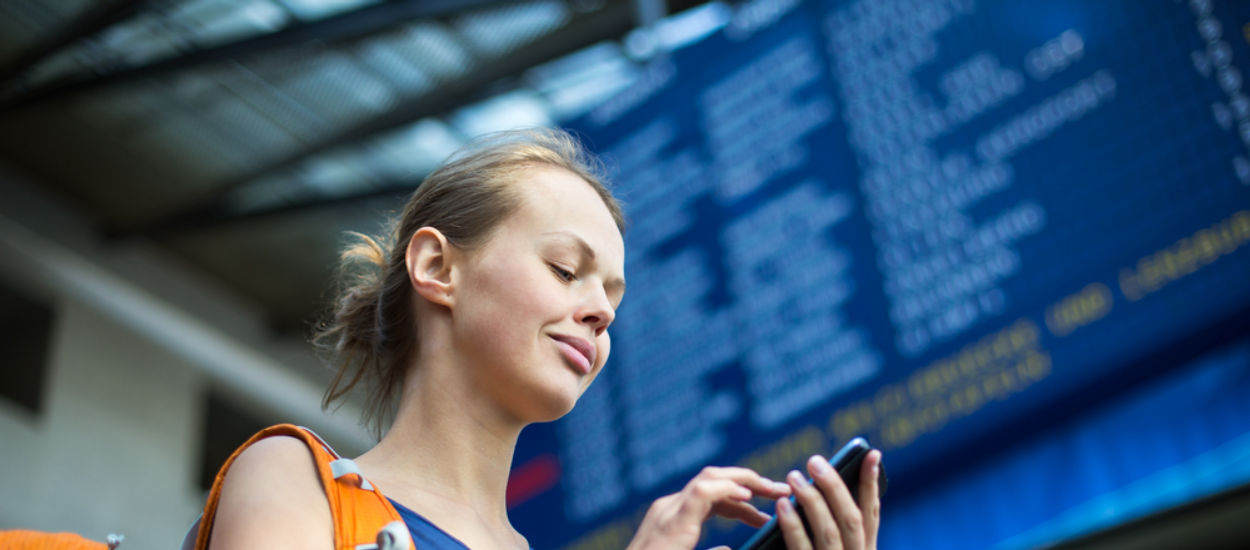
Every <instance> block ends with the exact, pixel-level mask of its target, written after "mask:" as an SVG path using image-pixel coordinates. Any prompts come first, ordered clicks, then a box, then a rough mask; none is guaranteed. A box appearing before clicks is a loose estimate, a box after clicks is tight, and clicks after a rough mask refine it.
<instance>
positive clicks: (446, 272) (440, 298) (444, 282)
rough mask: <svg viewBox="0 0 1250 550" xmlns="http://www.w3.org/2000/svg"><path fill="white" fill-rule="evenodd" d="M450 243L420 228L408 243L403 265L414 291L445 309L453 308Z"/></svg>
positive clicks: (432, 231)
mask: <svg viewBox="0 0 1250 550" xmlns="http://www.w3.org/2000/svg"><path fill="white" fill-rule="evenodd" d="M453 253H454V250H453V249H452V246H451V243H449V242H448V241H447V237H446V236H444V235H443V233H442V232H441V231H439V230H437V229H434V228H433V227H422V228H421V229H418V230H417V231H416V232H415V233H413V234H412V238H411V239H408V249H407V250H406V251H405V253H404V262H405V263H406V264H407V266H408V282H409V283H410V284H411V285H412V288H413V290H415V291H416V292H417V294H419V295H421V297H423V298H425V299H426V300H429V301H430V303H433V304H437V305H440V306H444V307H451V306H452V304H453V301H454V300H453V294H454V293H453V292H452V290H453V286H452V277H451V271H452V263H451V258H450V255H451V254H453Z"/></svg>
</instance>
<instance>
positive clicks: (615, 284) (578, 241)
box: [543, 231, 625, 294]
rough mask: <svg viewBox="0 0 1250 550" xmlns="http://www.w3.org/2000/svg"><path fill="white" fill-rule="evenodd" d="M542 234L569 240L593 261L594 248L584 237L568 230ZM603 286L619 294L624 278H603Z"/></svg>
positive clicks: (622, 292) (621, 290) (623, 290)
mask: <svg viewBox="0 0 1250 550" xmlns="http://www.w3.org/2000/svg"><path fill="white" fill-rule="evenodd" d="M543 235H544V236H551V237H558V238H560V240H565V241H568V242H571V243H573V244H574V245H576V246H577V249H578V251H579V252H580V253H581V255H582V256H584V257H586V259H588V260H590V261H592V262H593V261H595V249H593V248H591V247H590V245H589V244H586V241H585V240H584V239H582V238H581V237H578V236H577V235H576V234H574V233H572V232H569V231H549V232H547V233H543ZM603 286H604V287H605V288H607V289H609V290H615V291H617V292H620V293H621V294H624V293H625V279H622V278H620V277H611V278H609V279H607V280H605V281H604V282H603Z"/></svg>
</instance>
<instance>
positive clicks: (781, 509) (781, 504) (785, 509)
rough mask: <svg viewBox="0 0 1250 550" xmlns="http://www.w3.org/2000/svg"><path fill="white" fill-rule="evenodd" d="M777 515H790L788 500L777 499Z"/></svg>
mask: <svg viewBox="0 0 1250 550" xmlns="http://www.w3.org/2000/svg"><path fill="white" fill-rule="evenodd" d="M777 514H778V515H781V514H785V515H789V514H790V499H788V498H779V499H777Z"/></svg>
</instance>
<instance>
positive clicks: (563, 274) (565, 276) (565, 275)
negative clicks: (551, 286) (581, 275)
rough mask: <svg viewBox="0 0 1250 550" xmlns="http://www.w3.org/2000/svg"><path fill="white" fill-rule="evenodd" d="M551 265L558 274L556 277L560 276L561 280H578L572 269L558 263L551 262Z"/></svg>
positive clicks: (552, 269)
mask: <svg viewBox="0 0 1250 550" xmlns="http://www.w3.org/2000/svg"><path fill="white" fill-rule="evenodd" d="M550 265H551V271H552V272H554V273H555V274H556V277H559V278H560V280H561V281H564V282H566V283H571V282H573V281H576V280H577V275H574V274H573V272H572V271H569V270H567V269H564V268H563V267H560V266H558V265H556V264H550Z"/></svg>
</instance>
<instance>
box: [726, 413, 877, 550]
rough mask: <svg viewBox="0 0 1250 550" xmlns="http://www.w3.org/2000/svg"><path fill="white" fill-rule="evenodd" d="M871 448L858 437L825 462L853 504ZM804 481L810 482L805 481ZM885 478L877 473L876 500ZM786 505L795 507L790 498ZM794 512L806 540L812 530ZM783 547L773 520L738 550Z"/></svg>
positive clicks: (857, 499) (857, 498)
mask: <svg viewBox="0 0 1250 550" xmlns="http://www.w3.org/2000/svg"><path fill="white" fill-rule="evenodd" d="M871 450H872V447H869V446H868V442H867V441H865V440H864V438H862V437H857V438H855V439H852V440H850V441H848V442H846V445H843V446H842V448H841V449H839V450H838V452H837V453H834V455H833V457H832V458H830V459H829V464H831V465H832V466H833V469H834V470H837V472H838V475H840V476H842V481H843V482H845V483H846V488H847V489H850V490H851V498H852V499H854V500H855V502H859V472H860V467H861V466H862V465H863V463H864V457H865V456H868V451H871ZM808 481H811V479H810V478H809V479H808ZM885 486H886V478H885V468H878V469H877V494H878V496H880V495H884V494H885ZM790 502H791V503H795V500H794V497H793V496H791V497H790ZM794 508H795V510H796V511H798V513H799V517H801V518H803V527H804V528H806V529H807V535H808V536H809V537H810V536H811V534H812V528H811V526H809V525H808V524H807V517H806V516H804V515H803V508H802V507H801V506H799V505H798V504H797V503H795V507H794ZM785 547H786V541H785V538H784V537H782V535H781V527H780V526H779V525H777V518H776V517H773V519H770V520H768V523H766V524H764V526H763V527H760V530H759V531H756V533H755V535H753V536H752V537H751V538H749V539H747V541H746V542H745V543H743V545H742V546H740V547H739V549H738V550H784V549H785Z"/></svg>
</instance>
